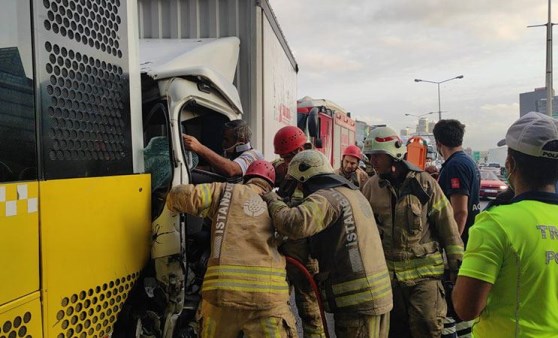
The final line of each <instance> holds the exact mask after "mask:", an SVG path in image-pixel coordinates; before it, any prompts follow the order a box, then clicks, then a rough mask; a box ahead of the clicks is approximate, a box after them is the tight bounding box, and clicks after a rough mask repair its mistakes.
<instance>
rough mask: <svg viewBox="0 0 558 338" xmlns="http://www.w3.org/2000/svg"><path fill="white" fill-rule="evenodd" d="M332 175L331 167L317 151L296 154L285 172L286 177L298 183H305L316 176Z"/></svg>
mask: <svg viewBox="0 0 558 338" xmlns="http://www.w3.org/2000/svg"><path fill="white" fill-rule="evenodd" d="M333 173H334V171H333V167H332V166H331V164H329V161H328V160H327V158H326V157H325V156H324V154H322V153H320V152H319V151H317V150H304V151H301V152H300V153H298V154H296V155H295V156H294V157H293V159H292V160H291V163H290V164H289V169H288V170H287V175H289V176H292V177H293V178H294V179H295V180H297V181H299V182H306V181H308V180H309V179H310V178H312V177H314V176H317V175H323V174H333Z"/></svg>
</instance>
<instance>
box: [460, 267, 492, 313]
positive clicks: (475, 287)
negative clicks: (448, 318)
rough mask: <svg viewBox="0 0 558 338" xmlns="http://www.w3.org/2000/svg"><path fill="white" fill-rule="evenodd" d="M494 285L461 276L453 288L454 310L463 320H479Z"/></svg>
mask: <svg viewBox="0 0 558 338" xmlns="http://www.w3.org/2000/svg"><path fill="white" fill-rule="evenodd" d="M491 289H492V284H490V283H488V282H484V281H482V280H479V279H476V278H471V277H466V276H459V277H457V282H456V283H455V286H454V287H453V292H452V295H451V298H452V300H453V308H454V310H455V312H456V313H457V315H458V316H459V318H460V319H461V320H472V319H475V318H477V317H478V316H479V315H480V314H481V312H482V310H484V308H485V307H486V300H487V299H488V294H489V293H490V290H491Z"/></svg>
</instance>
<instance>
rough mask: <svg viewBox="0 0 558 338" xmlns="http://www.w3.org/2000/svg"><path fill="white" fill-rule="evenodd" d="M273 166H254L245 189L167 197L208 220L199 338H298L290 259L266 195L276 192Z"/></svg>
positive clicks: (211, 188)
mask: <svg viewBox="0 0 558 338" xmlns="http://www.w3.org/2000/svg"><path fill="white" fill-rule="evenodd" d="M274 181H275V170H274V169H273V166H272V165H271V163H269V162H266V161H263V160H258V161H255V162H253V163H252V164H251V165H250V166H249V167H248V169H247V170H246V173H245V175H244V184H231V183H210V184H199V185H192V184H188V185H180V186H177V187H174V188H173V189H172V190H171V192H170V193H169V195H168V199H167V206H168V208H169V209H170V210H172V211H175V212H182V213H189V214H192V215H196V216H203V217H209V218H210V219H211V220H212V223H211V255H210V258H209V260H208V264H207V272H206V273H205V276H204V279H203V285H202V291H201V294H202V304H201V311H200V313H201V320H200V335H199V336H200V337H215V338H229V337H230V338H237V337H238V336H239V334H240V333H241V332H242V333H244V336H245V337H254V338H259V337H285V338H286V337H296V335H297V333H296V327H295V320H294V317H293V314H292V312H291V309H290V306H289V305H288V300H289V287H288V285H287V281H286V271H285V265H286V262H285V257H284V256H282V255H281V254H280V253H279V251H278V249H277V244H278V243H277V241H276V240H275V236H274V229H273V226H272V224H271V219H270V217H269V213H268V210H267V205H266V203H265V202H264V201H263V200H262V198H261V197H260V195H261V194H264V193H266V192H269V191H271V188H272V187H273V182H274Z"/></svg>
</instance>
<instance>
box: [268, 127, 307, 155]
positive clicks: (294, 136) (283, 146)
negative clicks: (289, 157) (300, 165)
mask: <svg viewBox="0 0 558 338" xmlns="http://www.w3.org/2000/svg"><path fill="white" fill-rule="evenodd" d="M304 143H306V135H304V132H303V131H302V130H300V128H298V127H295V126H286V127H283V128H281V129H279V130H278V131H277V133H276V134H275V137H274V138H273V148H275V153H276V154H277V155H286V154H289V153H292V152H293V151H295V150H296V149H297V148H300V147H302V146H303V145H304Z"/></svg>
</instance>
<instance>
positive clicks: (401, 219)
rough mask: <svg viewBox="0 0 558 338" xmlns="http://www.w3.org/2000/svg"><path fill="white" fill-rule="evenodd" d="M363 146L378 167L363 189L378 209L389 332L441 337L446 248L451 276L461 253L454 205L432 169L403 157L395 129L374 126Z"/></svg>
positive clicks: (401, 335)
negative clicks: (389, 299)
mask: <svg viewBox="0 0 558 338" xmlns="http://www.w3.org/2000/svg"><path fill="white" fill-rule="evenodd" d="M363 152H364V153H365V154H367V155H370V161H371V162H372V165H373V166H374V168H375V169H376V173H377V175H375V176H373V177H371V178H370V179H369V180H368V182H366V184H365V185H364V188H363V189H362V193H363V194H364V196H366V198H367V199H368V201H369V202H370V205H371V206H372V210H374V218H375V220H376V223H377V224H378V227H379V229H380V234H381V236H382V245H383V248H384V253H385V255H386V262H387V266H388V268H389V271H390V275H391V280H392V287H393V299H394V304H393V311H392V312H391V315H390V318H391V324H390V337H393V338H395V337H397V338H406V337H413V338H417V337H440V335H441V334H442V329H443V320H444V318H445V316H446V308H447V306H446V301H445V298H444V287H443V285H442V276H443V274H444V258H443V256H442V250H445V253H446V256H447V263H448V265H449V268H450V271H451V273H452V276H453V280H455V276H456V275H457V270H458V268H459V264H460V262H461V259H462V256H463V242H462V241H461V237H460V236H459V232H458V230H457V224H456V222H455V219H454V218H453V211H452V209H451V205H450V204H449V201H448V200H447V198H446V197H445V196H444V193H443V192H442V190H441V188H440V186H439V185H438V183H437V182H436V181H435V180H434V179H433V178H432V177H431V176H430V174H428V173H426V172H424V171H422V170H420V169H419V168H418V167H416V166H414V165H413V164H411V163H409V162H407V161H405V160H403V157H404V155H405V146H404V145H403V144H402V142H401V140H400V139H399V136H398V135H397V133H396V132H395V130H393V129H391V128H388V127H380V128H376V129H374V130H372V132H371V133H370V135H369V136H368V138H367V139H366V140H365V141H364V147H363Z"/></svg>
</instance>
